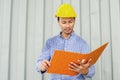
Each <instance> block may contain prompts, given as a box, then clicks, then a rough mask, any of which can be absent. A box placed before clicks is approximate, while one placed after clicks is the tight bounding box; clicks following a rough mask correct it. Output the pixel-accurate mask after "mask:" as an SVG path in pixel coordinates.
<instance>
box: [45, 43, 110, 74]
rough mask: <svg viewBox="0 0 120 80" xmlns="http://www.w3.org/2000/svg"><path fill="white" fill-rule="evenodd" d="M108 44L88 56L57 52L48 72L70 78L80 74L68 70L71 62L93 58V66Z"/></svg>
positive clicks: (91, 63)
mask: <svg viewBox="0 0 120 80" xmlns="http://www.w3.org/2000/svg"><path fill="white" fill-rule="evenodd" d="M107 44H108V43H105V44H104V45H102V46H100V47H99V48H97V49H95V50H94V51H91V52H90V53H88V54H81V53H75V52H68V51H63V50H55V52H54V54H53V57H52V59H51V61H50V64H51V65H50V67H49V68H48V70H47V72H48V73H52V74H62V75H70V76H74V75H77V74H78V73H77V72H74V71H71V70H69V69H68V68H69V66H68V65H69V64H70V62H75V63H78V60H82V59H86V60H89V59H90V58H91V59H92V61H91V62H90V65H93V64H95V63H96V61H97V60H98V58H99V57H100V55H101V54H102V52H103V50H104V49H105V47H106V46H107Z"/></svg>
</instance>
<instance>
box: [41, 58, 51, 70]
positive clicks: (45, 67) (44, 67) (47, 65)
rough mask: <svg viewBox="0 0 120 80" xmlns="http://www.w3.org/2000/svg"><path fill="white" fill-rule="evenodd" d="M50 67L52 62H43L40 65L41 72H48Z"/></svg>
mask: <svg viewBox="0 0 120 80" xmlns="http://www.w3.org/2000/svg"><path fill="white" fill-rule="evenodd" d="M49 66H50V62H49V61H48V60H43V61H42V62H41V64H40V70H41V71H46V70H47V69H48V68H49Z"/></svg>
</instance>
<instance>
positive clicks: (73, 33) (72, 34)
mask: <svg viewBox="0 0 120 80" xmlns="http://www.w3.org/2000/svg"><path fill="white" fill-rule="evenodd" d="M61 34H62V32H60V34H59V37H60V38H63V37H62V35H61ZM74 35H75V32H74V31H73V32H72V33H71V34H70V36H69V38H70V37H72V36H74ZM69 38H68V39H69ZM63 39H65V38H63Z"/></svg>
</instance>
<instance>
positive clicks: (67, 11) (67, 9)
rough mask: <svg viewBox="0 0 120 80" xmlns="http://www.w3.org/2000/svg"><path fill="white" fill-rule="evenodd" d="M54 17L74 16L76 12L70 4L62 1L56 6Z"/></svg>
mask: <svg viewBox="0 0 120 80" xmlns="http://www.w3.org/2000/svg"><path fill="white" fill-rule="evenodd" d="M55 17H62V18H64V17H76V13H75V11H74V9H73V7H72V6H71V5H70V4H67V3H64V4H62V5H60V6H59V7H58V9H57V12H56V14H55Z"/></svg>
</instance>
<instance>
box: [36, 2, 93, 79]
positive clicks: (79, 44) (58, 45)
mask: <svg viewBox="0 0 120 80" xmlns="http://www.w3.org/2000/svg"><path fill="white" fill-rule="evenodd" d="M55 16H56V18H57V20H58V24H59V26H60V28H61V32H60V34H59V35H57V36H54V37H52V38H50V39H48V40H47V42H46V45H45V46H44V48H43V49H42V51H41V56H40V57H39V58H38V60H37V63H38V64H37V71H38V72H41V73H44V72H46V70H47V69H48V68H49V66H50V62H49V61H50V59H51V57H52V55H53V53H54V51H55V50H56V49H59V50H65V51H72V52H78V53H88V52H89V47H88V44H87V43H86V41H85V40H83V39H82V38H81V37H79V36H77V35H76V34H75V32H74V30H73V28H74V24H75V18H76V13H75V11H74V9H73V8H72V6H71V5H69V4H62V5H60V7H59V8H58V10H57V12H56V14H55ZM90 61H91V59H89V60H88V61H87V60H84V59H83V60H81V61H80V60H78V62H79V64H75V63H73V62H70V64H68V65H69V68H68V69H70V70H73V71H75V72H78V73H79V74H78V75H76V76H68V75H60V74H51V78H50V80H85V78H91V77H92V76H93V75H94V73H95V69H94V66H90ZM58 63H59V62H58Z"/></svg>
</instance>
